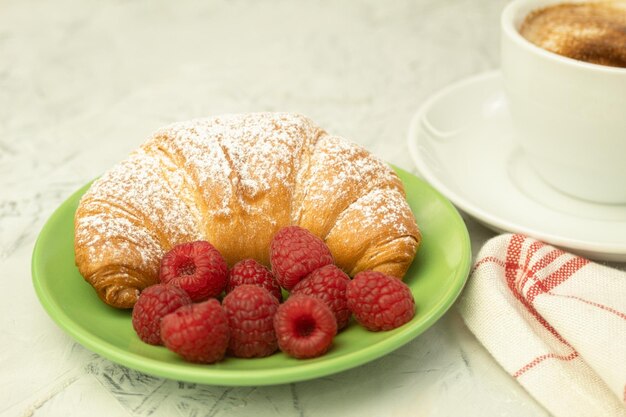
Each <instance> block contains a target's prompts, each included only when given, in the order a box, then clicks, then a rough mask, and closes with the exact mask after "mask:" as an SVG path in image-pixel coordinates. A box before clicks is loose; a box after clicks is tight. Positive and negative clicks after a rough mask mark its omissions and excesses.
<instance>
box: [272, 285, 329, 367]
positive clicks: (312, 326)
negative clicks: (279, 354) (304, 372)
mask: <svg viewBox="0 0 626 417" xmlns="http://www.w3.org/2000/svg"><path fill="white" fill-rule="evenodd" d="M274 330H275V331H276V337H277V338H278V347H279V348H280V350H282V351H283V352H285V353H286V354H288V355H290V356H293V357H294V358H298V359H304V358H314V357H316V356H320V355H322V354H324V353H326V351H327V350H328V349H329V348H330V345H331V343H332V341H333V337H334V336H335V334H336V333H337V321H336V320H335V316H334V315H333V312H332V311H331V310H330V308H329V307H328V306H327V305H326V303H324V302H323V301H322V300H320V299H319V298H315V297H311V296H309V295H296V296H293V297H289V298H288V299H287V301H285V302H284V303H283V304H281V305H280V306H279V307H278V310H277V311H276V315H275V316H274Z"/></svg>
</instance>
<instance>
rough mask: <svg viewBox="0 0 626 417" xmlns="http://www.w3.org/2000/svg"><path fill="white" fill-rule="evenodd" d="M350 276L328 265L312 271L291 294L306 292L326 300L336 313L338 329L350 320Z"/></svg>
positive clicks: (305, 293)
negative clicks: (348, 294) (347, 292)
mask: <svg viewBox="0 0 626 417" xmlns="http://www.w3.org/2000/svg"><path fill="white" fill-rule="evenodd" d="M349 282H350V277H348V275H347V274H346V273H345V272H343V271H342V270H341V269H339V268H338V267H337V266H335V265H332V264H331V265H326V266H323V267H321V268H319V269H316V270H315V271H313V272H311V273H310V274H309V275H307V277H306V278H304V279H303V280H302V281H300V282H298V283H297V284H296V286H295V287H293V289H292V290H291V293H290V294H291V295H296V294H304V295H311V296H313V297H317V298H319V299H321V300H322V301H324V302H325V303H326V305H328V307H330V309H331V311H332V312H333V314H334V315H335V319H336V320H337V330H340V329H343V328H344V327H346V326H347V325H348V321H350V314H351V313H350V310H349V309H348V304H347V301H346V287H347V286H348V283H349Z"/></svg>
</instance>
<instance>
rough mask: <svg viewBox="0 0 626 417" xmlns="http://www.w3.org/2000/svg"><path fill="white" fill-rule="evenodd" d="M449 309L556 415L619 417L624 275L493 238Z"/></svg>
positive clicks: (624, 366) (625, 347)
mask: <svg viewBox="0 0 626 417" xmlns="http://www.w3.org/2000/svg"><path fill="white" fill-rule="evenodd" d="M458 308H459V311H460V313H461V315H462V316H463V319H464V320H465V323H466V324H467V326H468V327H469V329H470V330H471V331H472V332H473V333H474V334H475V336H476V337H477V338H478V340H479V341H480V342H481V343H482V344H483V345H484V346H485V347H486V348H487V350H488V351H489V352H490V353H491V354H492V355H493V357H494V358H495V359H496V360H497V361H498V362H499V363H500V365H501V366H502V367H503V368H504V369H505V370H506V371H507V372H508V373H509V374H511V376H512V377H513V378H515V379H516V380H517V381H518V382H519V383H520V384H521V385H522V386H523V387H524V388H525V389H526V390H527V391H528V392H529V393H530V394H531V395H532V396H533V397H534V398H535V399H536V400H537V401H538V402H539V403H541V404H542V405H543V406H544V407H545V408H546V409H547V410H548V411H549V412H550V413H552V414H553V415H554V416H555V417H577V416H580V417H596V416H597V417H613V416H615V417H617V416H626V272H623V271H619V270H616V269H612V268H609V267H606V266H603V265H600V264H597V263H593V262H590V261H589V260H587V259H584V258H581V257H579V256H575V255H572V254H569V253H566V252H564V251H562V250H560V249H556V248H554V247H552V246H550V245H547V244H545V243H542V242H540V241H537V240H535V239H532V238H529V237H526V236H522V235H519V234H516V235H511V234H506V235H500V236H497V237H495V238H493V239H491V240H490V241H488V242H487V243H486V244H485V245H484V247H483V248H482V249H481V251H480V253H479V254H478V257H477V259H476V263H475V265H474V268H473V269H472V272H471V276H470V279H469V281H468V283H467V287H466V289H465V291H464V293H463V295H462V297H461V299H460V300H459V303H458Z"/></svg>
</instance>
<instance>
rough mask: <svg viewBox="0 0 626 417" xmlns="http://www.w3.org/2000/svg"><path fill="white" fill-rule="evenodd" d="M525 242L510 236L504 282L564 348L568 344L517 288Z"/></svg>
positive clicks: (520, 237) (523, 238) (524, 238)
mask: <svg viewBox="0 0 626 417" xmlns="http://www.w3.org/2000/svg"><path fill="white" fill-rule="evenodd" d="M525 240H526V237H525V236H523V235H519V234H517V235H513V236H511V240H510V241H509V246H508V247H507V252H506V266H505V278H506V282H507V284H508V286H509V289H510V290H511V292H512V293H513V295H514V296H515V298H516V299H517V300H518V301H519V302H520V303H522V305H523V306H524V307H525V308H526V310H528V312H530V314H532V315H533V317H534V318H535V319H536V320H537V321H538V322H539V323H541V325H542V326H543V327H545V328H546V329H547V330H548V331H549V332H550V333H552V335H554V337H556V338H557V339H558V340H559V341H560V342H561V343H563V344H565V345H566V346H570V344H569V343H568V342H567V340H565V339H564V338H563V337H562V336H561V335H560V334H559V332H557V331H556V329H555V328H554V327H552V326H551V325H550V323H548V322H547V321H546V320H545V319H544V318H543V317H542V316H541V315H540V314H539V313H538V312H537V310H536V309H535V307H534V306H533V305H532V304H531V303H530V302H529V301H528V300H527V299H526V298H525V297H524V295H523V294H522V293H521V291H520V289H519V288H518V287H517V285H515V284H516V278H517V275H518V271H519V270H520V262H519V260H520V258H521V256H522V244H523V243H524V241H525Z"/></svg>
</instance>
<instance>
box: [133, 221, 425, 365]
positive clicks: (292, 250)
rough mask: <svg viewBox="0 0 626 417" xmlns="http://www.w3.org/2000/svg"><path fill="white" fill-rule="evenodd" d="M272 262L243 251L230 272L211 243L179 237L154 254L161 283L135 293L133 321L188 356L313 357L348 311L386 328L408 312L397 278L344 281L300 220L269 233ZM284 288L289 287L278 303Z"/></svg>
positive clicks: (149, 339) (409, 301)
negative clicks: (158, 257)
mask: <svg viewBox="0 0 626 417" xmlns="http://www.w3.org/2000/svg"><path fill="white" fill-rule="evenodd" d="M270 264H271V270H270V269H268V268H266V267H265V266H263V265H261V264H260V263H258V262H257V261H255V260H254V259H244V260H242V261H240V262H238V263H237V264H235V265H233V267H232V268H231V269H230V271H229V269H228V266H227V264H226V261H225V260H224V258H223V257H222V255H221V254H220V253H219V251H218V250H217V249H215V247H213V246H212V245H211V244H210V243H209V242H206V241H196V242H190V243H183V244H180V245H177V246H175V247H174V248H172V249H171V250H170V251H169V252H167V253H166V254H165V256H164V257H163V259H162V261H161V269H160V274H159V279H160V284H156V285H152V286H150V287H148V288H146V289H145V290H143V291H142V292H141V294H140V296H139V299H138V300H137V303H136V304H135V306H134V308H133V312H132V324H133V328H134V329H135V331H136V333H137V335H138V336H139V338H140V339H141V340H143V341H144V342H146V343H149V344H153V345H165V347H167V348H168V349H170V350H171V351H173V352H175V353H177V354H178V355H180V356H181V357H182V358H183V359H185V360H187V361H190V362H197V363H214V362H218V361H220V360H222V359H223V358H224V357H225V356H226V355H230V356H234V357H238V358H255V357H264V356H269V355H271V354H273V353H274V352H276V351H277V350H279V349H280V350H281V351H282V352H284V353H286V354H287V355H290V356H293V357H295V358H313V357H317V356H320V355H322V354H324V353H325V352H327V351H328V349H330V347H331V345H332V341H333V338H334V336H335V335H336V334H337V332H338V331H340V330H341V329H343V328H345V327H346V326H347V325H348V322H349V321H350V317H351V316H352V315H353V316H354V318H355V320H356V321H357V322H358V323H359V324H360V325H362V326H364V327H365V328H366V329H368V330H371V331H381V330H391V329H394V328H396V327H399V326H401V325H403V324H404V323H406V322H408V321H409V320H411V319H412V318H413V316H414V315H415V301H414V299H413V295H412V294H411V291H410V289H409V287H408V286H407V285H406V284H405V283H403V282H402V281H401V280H399V279H397V278H394V277H391V276H388V275H385V274H383V273H380V272H375V271H362V272H359V273H358V274H356V275H355V276H354V278H353V279H350V277H349V276H348V275H347V274H346V273H345V272H343V271H342V270H341V269H339V268H338V267H337V266H336V265H335V264H334V261H333V257H332V255H331V253H330V250H329V249H328V247H327V246H326V244H325V243H324V242H323V241H322V240H321V239H319V238H318V237H317V236H315V235H313V234H312V233H311V232H309V231H308V230H306V229H304V228H301V227H298V226H287V227H284V228H282V229H280V230H279V231H278V232H277V233H276V235H275V236H274V238H273V239H272V242H271V244H270ZM283 289H284V290H285V292H288V294H289V296H288V297H287V298H286V300H284V301H283ZM222 294H225V295H224V296H223V297H222V298H221V302H220V300H219V298H220V297H221V296H222Z"/></svg>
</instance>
